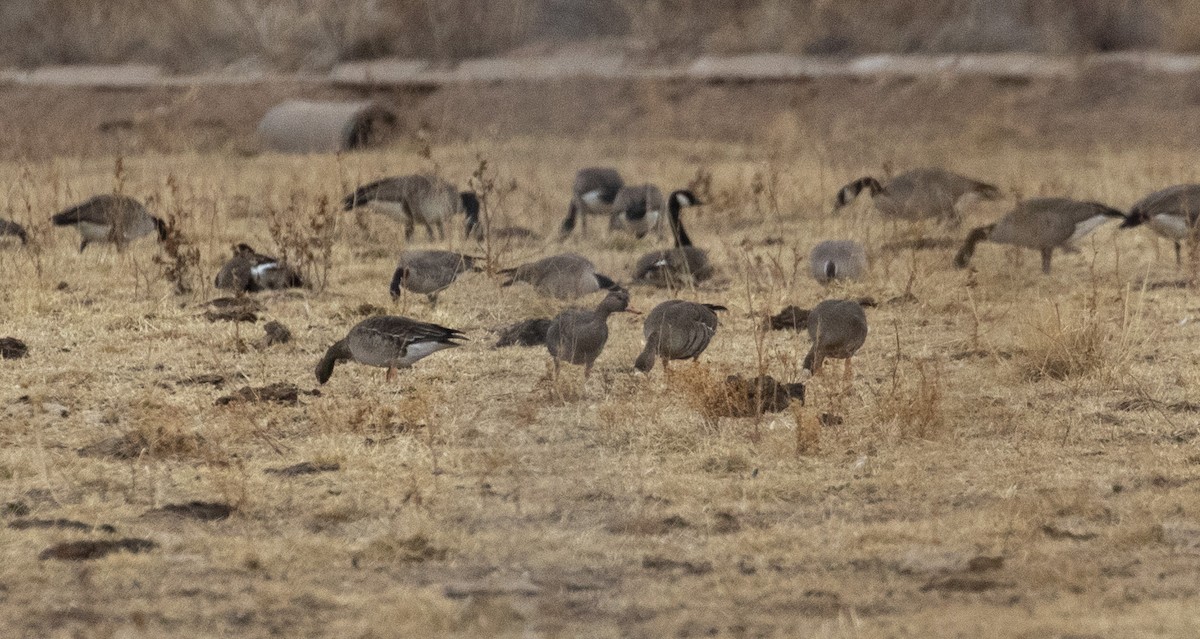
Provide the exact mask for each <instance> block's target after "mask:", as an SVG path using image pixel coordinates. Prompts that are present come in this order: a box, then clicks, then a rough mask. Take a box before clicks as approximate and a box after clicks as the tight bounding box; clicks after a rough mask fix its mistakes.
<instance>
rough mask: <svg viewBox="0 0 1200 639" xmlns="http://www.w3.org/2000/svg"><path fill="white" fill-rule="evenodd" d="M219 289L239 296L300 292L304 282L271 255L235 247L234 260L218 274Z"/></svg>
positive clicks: (248, 248)
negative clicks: (282, 290) (269, 292)
mask: <svg viewBox="0 0 1200 639" xmlns="http://www.w3.org/2000/svg"><path fill="white" fill-rule="evenodd" d="M214 284H215V285H216V287H217V288H219V289H225V290H230V291H236V292H238V293H243V292H244V293H255V292H258V291H268V290H277V289H284V288H298V287H301V286H304V280H303V279H302V278H301V277H300V274H299V273H297V272H296V270H295V269H293V268H292V267H290V266H288V265H287V264H284V263H282V262H280V261H279V260H278V259H276V258H274V257H271V256H269V255H263V254H261V253H259V252H257V251H255V250H254V249H253V248H252V247H251V246H250V245H249V244H238V245H237V246H235V247H233V257H232V258H230V259H229V261H228V262H226V263H225V265H224V266H222V267H221V270H220V271H218V272H217V277H216V281H215V282H214Z"/></svg>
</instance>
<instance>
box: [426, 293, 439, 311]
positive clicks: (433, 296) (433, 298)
mask: <svg viewBox="0 0 1200 639" xmlns="http://www.w3.org/2000/svg"><path fill="white" fill-rule="evenodd" d="M426 297H428V298H429V308H437V303H438V294H437V293H430V294H429V295H427V296H426Z"/></svg>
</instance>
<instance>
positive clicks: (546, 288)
mask: <svg viewBox="0 0 1200 639" xmlns="http://www.w3.org/2000/svg"><path fill="white" fill-rule="evenodd" d="M500 272H501V273H503V274H505V275H508V280H507V281H506V282H504V283H503V284H501V286H512V285H513V284H515V283H517V282H525V283H527V284H532V285H533V288H534V290H536V291H537V292H538V293H541V294H542V295H548V296H550V297H553V298H556V299H560V300H573V299H576V298H580V297H583V296H584V295H588V294H591V293H595V292H596V291H599V290H600V289H602V288H603V289H608V290H617V289H619V288H620V287H619V286H617V284H616V282H614V281H613V280H612V278H610V277H608V276H607V275H601V274H600V273H597V272H596V266H595V265H594V264H592V262H591V260H589V259H587V258H586V257H583V256H582V255H577V254H575V253H562V254H559V255H551V256H550V257H545V258H542V259H540V260H538V261H536V262H530V263H529V264H522V265H521V266H518V267H516V268H510V269H504V270H502V271H500Z"/></svg>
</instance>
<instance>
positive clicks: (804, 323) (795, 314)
mask: <svg viewBox="0 0 1200 639" xmlns="http://www.w3.org/2000/svg"><path fill="white" fill-rule="evenodd" d="M765 326H766V328H768V329H771V330H773V331H807V330H808V309H807V308H800V307H799V306H785V307H784V309H783V310H782V311H779V313H778V314H777V315H773V316H771V317H769V318H767V321H766V323H765Z"/></svg>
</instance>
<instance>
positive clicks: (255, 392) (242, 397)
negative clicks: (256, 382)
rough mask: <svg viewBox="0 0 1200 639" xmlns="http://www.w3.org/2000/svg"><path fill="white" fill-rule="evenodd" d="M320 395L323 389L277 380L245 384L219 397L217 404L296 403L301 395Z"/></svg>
mask: <svg viewBox="0 0 1200 639" xmlns="http://www.w3.org/2000/svg"><path fill="white" fill-rule="evenodd" d="M301 394H304V395H311V396H313V397H316V396H319V395H320V394H321V391H319V390H311V391H301V390H300V389H299V388H297V387H296V385H295V384H289V383H287V382H276V383H274V384H268V385H266V386H258V387H253V386H243V387H241V388H239V389H238V390H236V391H234V392H233V394H231V395H225V396H224V397H219V398H217V401H216V405H217V406H224V405H226V404H232V403H233V402H277V403H280V404H295V403H297V402H299V401H300V395H301Z"/></svg>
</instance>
